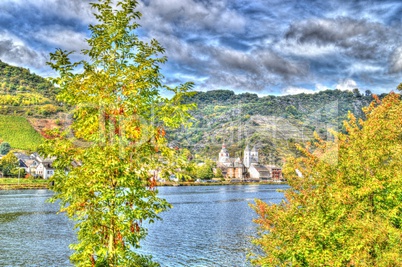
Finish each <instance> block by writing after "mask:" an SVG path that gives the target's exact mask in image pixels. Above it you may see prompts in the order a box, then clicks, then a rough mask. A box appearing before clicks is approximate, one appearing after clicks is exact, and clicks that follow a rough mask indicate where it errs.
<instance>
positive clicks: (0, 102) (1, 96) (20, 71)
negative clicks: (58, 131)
mask: <svg viewBox="0 0 402 267" xmlns="http://www.w3.org/2000/svg"><path fill="white" fill-rule="evenodd" d="M55 95H56V90H55V88H54V86H53V85H52V84H51V83H50V82H49V81H48V80H46V79H45V78H43V77H41V76H39V75H36V74H34V73H31V72H30V71H29V69H25V68H21V67H15V66H11V65H9V64H6V63H4V62H2V61H0V114H3V115H19V116H34V117H42V118H45V117H48V116H50V115H53V114H56V113H57V112H59V111H60V110H61V109H60V107H59V106H57V105H56V103H55V101H54V98H55Z"/></svg>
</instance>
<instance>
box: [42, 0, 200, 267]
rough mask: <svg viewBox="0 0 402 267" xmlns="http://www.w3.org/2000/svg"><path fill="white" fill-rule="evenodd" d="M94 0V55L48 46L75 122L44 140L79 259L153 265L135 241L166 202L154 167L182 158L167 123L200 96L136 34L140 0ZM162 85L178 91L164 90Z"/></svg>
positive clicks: (175, 122) (175, 121) (180, 118)
mask: <svg viewBox="0 0 402 267" xmlns="http://www.w3.org/2000/svg"><path fill="white" fill-rule="evenodd" d="M91 5H92V7H93V8H94V9H95V17H96V19H97V20H98V24H95V25H90V26H89V30H90V32H91V37H90V38H89V39H88V44H89V47H90V48H89V49H87V50H83V54H84V55H85V56H86V57H87V58H88V60H83V61H79V62H71V60H70V55H71V52H67V51H62V50H60V49H58V50H56V51H55V52H54V53H51V55H50V58H51V62H49V65H50V66H51V67H52V68H53V69H54V70H56V71H57V72H58V73H59V77H58V78H56V79H54V80H53V82H54V83H55V84H56V85H57V86H58V87H59V89H58V91H59V94H58V95H57V98H58V100H59V101H61V102H63V103H64V104H65V105H67V106H68V107H70V108H71V109H72V122H71V127H70V130H71V131H66V132H63V133H60V132H54V133H53V139H51V140H47V141H46V143H45V145H44V146H43V148H42V153H43V154H45V155H47V156H56V157H57V160H56V161H55V162H54V163H53V166H54V167H55V168H56V173H55V175H54V176H53V177H52V181H54V186H53V188H52V189H53V190H54V192H55V195H54V198H53V200H56V199H60V200H61V201H60V203H61V211H65V212H67V214H68V216H69V217H70V218H72V219H74V220H76V221H77V223H76V227H77V234H78V243H76V244H73V245H71V248H72V249H74V250H75V253H74V254H73V255H72V256H71V260H72V262H73V263H75V264H76V265H77V266H155V265H157V264H156V263H154V262H152V261H151V259H150V257H148V256H144V255H139V254H137V253H136V252H135V249H136V248H139V246H140V240H141V239H143V238H144V237H145V235H146V228H144V226H143V224H144V222H150V223H152V222H153V221H154V220H155V219H157V218H158V213H159V212H162V211H164V210H166V209H168V208H169V207H170V205H169V204H168V203H167V202H166V201H165V200H163V199H160V198H158V196H157V191H156V190H155V188H154V185H155V179H153V178H154V177H153V173H156V171H159V172H161V173H166V174H168V173H171V172H173V171H175V170H176V169H177V168H180V166H182V165H184V164H185V162H186V160H185V156H183V155H182V154H181V153H180V150H175V149H171V148H169V147H168V145H167V140H166V136H165V133H166V128H168V127H178V126H181V125H182V124H184V123H185V122H186V121H187V119H188V118H189V114H188V113H187V111H188V110H189V109H192V108H193V107H194V106H193V105H192V104H186V105H184V104H181V103H182V101H181V98H182V96H184V95H186V93H187V91H188V90H189V89H191V86H192V84H191V83H186V84H184V85H181V86H178V87H176V88H169V87H167V86H165V85H163V84H162V75H161V73H160V65H161V64H162V63H164V62H165V61H166V58H165V57H163V56H160V55H161V54H163V52H164V49H163V48H162V47H161V45H160V44H159V43H158V42H157V41H156V40H151V41H150V42H149V43H147V42H144V41H142V40H140V39H139V37H138V36H137V35H136V30H137V29H138V27H139V24H138V23H137V20H138V19H139V18H140V17H141V14H140V13H139V12H138V11H136V10H135V8H136V5H137V2H136V1H133V0H122V1H119V2H118V3H117V7H114V5H113V2H112V1H110V0H99V1H98V2H97V3H92V4H91ZM161 89H165V90H169V91H171V92H173V94H174V96H173V97H172V98H171V99H167V98H164V97H162V96H161V95H160V94H159V91H160V90H161ZM154 171H155V172H154Z"/></svg>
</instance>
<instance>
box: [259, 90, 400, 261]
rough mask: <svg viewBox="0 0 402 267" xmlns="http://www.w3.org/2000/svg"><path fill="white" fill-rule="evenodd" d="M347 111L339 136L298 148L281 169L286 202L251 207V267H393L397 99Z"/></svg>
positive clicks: (397, 210)
mask: <svg viewBox="0 0 402 267" xmlns="http://www.w3.org/2000/svg"><path fill="white" fill-rule="evenodd" d="M364 112H365V116H366V118H367V119H366V120H361V119H360V120H357V119H356V118H355V116H353V115H352V114H351V113H350V114H349V121H348V122H346V123H345V128H346V130H347V134H342V133H335V132H334V134H335V136H336V139H335V141H334V142H328V141H324V140H322V139H320V138H319V137H318V136H317V135H316V138H317V141H316V142H315V143H313V144H307V146H306V147H300V150H301V151H302V152H303V155H304V156H302V157H299V158H291V159H289V160H288V161H287V164H286V166H285V169H284V173H285V176H286V178H287V180H288V183H289V185H290V189H288V190H286V191H285V198H286V201H284V202H282V203H281V204H275V205H269V204H267V203H264V202H262V201H260V200H258V201H256V204H255V205H254V206H253V208H254V210H255V211H256V212H257V213H258V215H259V218H258V219H256V220H255V222H256V223H258V224H259V229H260V230H259V237H258V238H257V239H255V240H254V244H256V245H257V246H258V247H259V248H260V249H261V252H262V253H261V254H258V255H254V256H253V258H252V261H253V263H254V264H255V265H257V266H400V265H401V259H402V248H401V245H400V244H401V241H402V240H401V237H402V230H401V229H402V228H401V226H402V219H401V218H402V217H401V216H402V153H401V152H402V143H401V136H402V121H401V119H400V118H401V117H402V102H401V100H400V96H399V95H397V94H394V93H391V94H389V95H388V96H386V97H385V98H384V99H383V100H382V101H380V100H379V99H378V98H376V100H375V101H374V102H373V103H372V104H371V105H370V106H369V107H367V108H365V109H364Z"/></svg>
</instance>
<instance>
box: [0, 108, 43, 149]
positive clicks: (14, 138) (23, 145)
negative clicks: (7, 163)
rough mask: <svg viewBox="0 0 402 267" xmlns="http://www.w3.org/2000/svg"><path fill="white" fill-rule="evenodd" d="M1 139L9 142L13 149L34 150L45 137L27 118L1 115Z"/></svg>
mask: <svg viewBox="0 0 402 267" xmlns="http://www.w3.org/2000/svg"><path fill="white" fill-rule="evenodd" d="M0 139H1V140H4V141H6V142H8V143H9V144H10V146H11V147H12V148H13V149H22V150H29V151H34V150H35V149H36V148H37V147H38V145H39V144H40V143H41V142H42V140H43V137H42V136H41V135H40V134H39V133H38V132H37V131H35V129H34V128H33V127H32V126H31V125H30V124H29V122H28V120H27V119H26V118H24V117H19V116H5V115H0Z"/></svg>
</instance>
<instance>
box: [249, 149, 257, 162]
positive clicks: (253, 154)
mask: <svg viewBox="0 0 402 267" xmlns="http://www.w3.org/2000/svg"><path fill="white" fill-rule="evenodd" d="M250 157H251V159H252V162H256V163H258V150H257V149H256V148H255V146H254V147H253V149H251V152H250Z"/></svg>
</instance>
